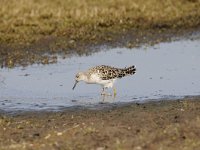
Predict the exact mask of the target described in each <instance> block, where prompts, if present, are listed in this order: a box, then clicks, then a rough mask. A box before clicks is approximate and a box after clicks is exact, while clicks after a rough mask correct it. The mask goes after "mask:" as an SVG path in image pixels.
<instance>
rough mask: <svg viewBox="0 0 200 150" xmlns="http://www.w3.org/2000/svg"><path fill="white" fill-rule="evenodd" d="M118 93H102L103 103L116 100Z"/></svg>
mask: <svg viewBox="0 0 200 150" xmlns="http://www.w3.org/2000/svg"><path fill="white" fill-rule="evenodd" d="M115 98H116V95H111V96H108V95H101V103H113V102H114V101H115Z"/></svg>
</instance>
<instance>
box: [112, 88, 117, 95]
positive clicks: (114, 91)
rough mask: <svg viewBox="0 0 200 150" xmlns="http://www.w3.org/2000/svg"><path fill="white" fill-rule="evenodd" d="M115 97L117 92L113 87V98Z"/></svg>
mask: <svg viewBox="0 0 200 150" xmlns="http://www.w3.org/2000/svg"><path fill="white" fill-rule="evenodd" d="M116 95H117V90H116V88H115V87H113V96H114V97H116Z"/></svg>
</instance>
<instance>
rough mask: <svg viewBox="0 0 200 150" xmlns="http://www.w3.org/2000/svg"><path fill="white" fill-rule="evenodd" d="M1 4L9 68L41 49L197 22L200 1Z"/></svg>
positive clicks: (1, 52)
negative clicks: (129, 32)
mask: <svg viewBox="0 0 200 150" xmlns="http://www.w3.org/2000/svg"><path fill="white" fill-rule="evenodd" d="M0 5H1V7H0V56H1V58H2V59H1V60H0V62H1V64H3V65H4V66H10V67H12V66H13V65H14V64H15V63H20V64H23V61H25V62H26V61H28V62H30V63H32V62H35V61H36V60H39V59H40V57H41V54H43V53H45V52H50V53H55V52H56V53H57V52H60V51H61V52H65V53H70V52H69V51H70V50H72V49H76V47H77V46H78V45H79V43H89V44H90V43H92V44H98V43H101V42H107V41H112V40H113V38H114V37H115V36H119V35H120V34H121V33H123V32H125V31H128V30H130V29H138V30H144V29H158V30H160V29H179V28H191V27H196V26H199V24H200V1H199V0H177V1H173V0H167V1H162V0H148V1H146V0H134V1H132V0H109V1H103V0H100V1H99V0H85V1H82V0H65V1H64V0H55V1H51V0H18V1H16V0H10V1H6V0H0ZM59 38H60V39H59ZM82 51H84V50H82ZM38 53H39V54H38ZM80 53H81V52H80ZM27 57H28V58H27ZM26 59H27V60H26ZM41 61H44V63H45V60H44V58H43V59H42V60H41ZM46 61H47V60H46ZM47 62H48V61H47Z"/></svg>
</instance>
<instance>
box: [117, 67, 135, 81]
mask: <svg viewBox="0 0 200 150" xmlns="http://www.w3.org/2000/svg"><path fill="white" fill-rule="evenodd" d="M135 72H136V68H135V66H131V67H128V68H124V69H122V70H121V72H120V73H119V74H118V78H122V77H124V76H128V75H133V74H135Z"/></svg>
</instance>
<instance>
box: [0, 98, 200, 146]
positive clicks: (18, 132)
mask: <svg viewBox="0 0 200 150" xmlns="http://www.w3.org/2000/svg"><path fill="white" fill-rule="evenodd" d="M199 113H200V98H199V96H197V97H187V98H184V99H178V100H175V101H172V100H167V101H165V100H162V101H159V102H147V103H135V104H128V105H125V106H120V107H113V108H111V109H110V108H109V109H104V110H88V109H78V110H64V111H61V112H29V113H22V114H17V115H14V116H12V115H3V114H0V127H1V128H0V133H2V134H0V147H1V149H21V148H24V149H44V148H50V149H58V148H61V149H66V148H67V149H97V148H102V149H116V148H120V149H138V148H139V149H144V148H146V149H159V148H164V149H165V148H171V149H177V148H185V149H195V148H198V147H199V146H200V142H199V137H200V134H199V131H200V130H199V129H200V126H199V123H200V116H199ZM27 131H28V132H27ZM89 141H90V142H89ZM192 143H193V144H192Z"/></svg>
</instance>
